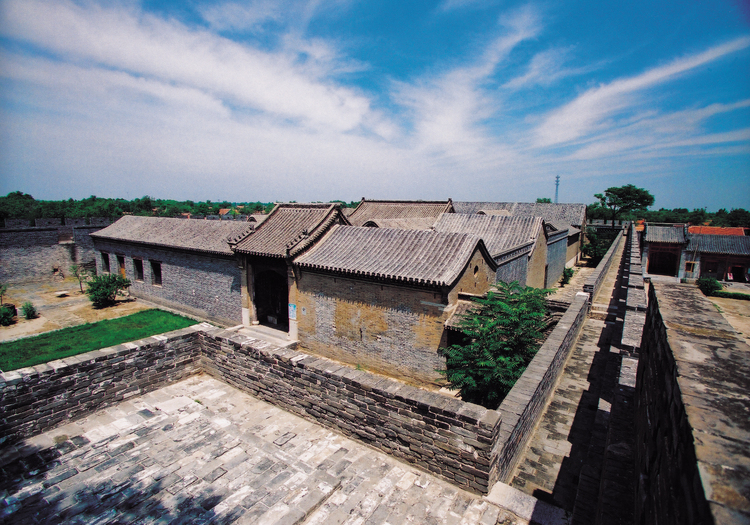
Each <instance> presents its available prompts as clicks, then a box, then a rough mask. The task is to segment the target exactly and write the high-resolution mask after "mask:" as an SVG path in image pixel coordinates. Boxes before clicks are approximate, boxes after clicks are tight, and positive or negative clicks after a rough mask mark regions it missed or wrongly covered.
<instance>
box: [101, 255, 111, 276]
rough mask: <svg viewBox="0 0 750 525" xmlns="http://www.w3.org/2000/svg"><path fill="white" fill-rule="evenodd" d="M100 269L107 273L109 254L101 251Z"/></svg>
mask: <svg viewBox="0 0 750 525" xmlns="http://www.w3.org/2000/svg"><path fill="white" fill-rule="evenodd" d="M102 270H104V271H105V272H106V273H109V271H110V270H109V254H108V253H105V252H102Z"/></svg>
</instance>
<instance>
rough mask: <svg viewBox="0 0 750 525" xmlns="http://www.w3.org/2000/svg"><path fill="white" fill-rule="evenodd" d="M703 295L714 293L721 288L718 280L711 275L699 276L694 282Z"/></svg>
mask: <svg viewBox="0 0 750 525" xmlns="http://www.w3.org/2000/svg"><path fill="white" fill-rule="evenodd" d="M695 284H696V285H698V288H699V289H700V291H701V292H703V295H714V294H715V293H716V292H718V291H719V290H721V289H722V288H723V286H722V285H721V283H720V282H719V281H717V280H716V279H714V278H713V277H701V278H700V279H698V280H697V281H696V282H695Z"/></svg>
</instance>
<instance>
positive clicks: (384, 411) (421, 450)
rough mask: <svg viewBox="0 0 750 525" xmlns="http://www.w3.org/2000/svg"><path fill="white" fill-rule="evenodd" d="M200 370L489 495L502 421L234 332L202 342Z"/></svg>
mask: <svg viewBox="0 0 750 525" xmlns="http://www.w3.org/2000/svg"><path fill="white" fill-rule="evenodd" d="M203 345H204V358H203V367H204V369H205V370H206V371H207V372H208V373H209V374H211V375H213V376H215V377H217V378H218V379H221V380H222V381H225V382H227V383H229V384H231V385H233V386H235V387H237V388H239V389H241V390H244V391H246V392H249V393H251V394H252V395H254V396H256V397H258V398H260V399H263V400H265V401H268V402H269V403H272V404H274V405H277V406H280V407H282V408H284V409H285V410H288V411H290V412H293V413H295V414H298V415H300V416H302V417H305V418H308V419H312V420H314V421H316V422H318V423H320V424H322V425H324V426H326V427H329V428H333V429H335V430H337V431H339V432H341V433H343V434H345V435H347V436H349V437H351V438H354V439H357V440H359V441H361V442H363V443H366V444H368V445H371V446H373V447H376V448H378V449H380V450H383V451H384V452H386V453H388V454H391V455H393V456H395V457H398V458H400V459H402V460H404V461H407V462H409V463H413V464H415V465H418V466H419V467H421V468H423V469H425V470H428V471H430V472H432V473H434V474H436V475H438V476H441V477H442V478H444V479H447V480H449V481H451V482H453V483H455V484H457V485H459V486H461V487H463V488H465V489H467V490H471V491H473V492H480V493H486V492H487V490H488V485H489V472H490V463H491V457H490V454H491V451H492V443H493V442H494V440H495V438H496V435H497V431H498V428H499V422H500V414H499V413H498V412H497V411H495V410H487V409H485V408H483V407H480V406H478V405H473V404H470V403H464V402H462V401H460V400H458V399H455V398H452V397H446V396H443V395H440V394H437V393H435V392H428V391H425V390H421V389H419V388H416V387H412V386H409V385H405V384H403V383H399V382H397V381H394V380H391V379H387V378H384V377H382V376H376V375H374V374H370V373H368V372H365V371H360V370H355V369H352V368H350V367H347V366H343V365H341V364H338V363H336V362H335V361H331V360H328V359H325V358H320V357H315V356H310V355H307V354H304V353H301V352H299V351H297V350H287V349H278V348H275V347H271V346H267V345H266V346H265V347H264V346H263V345H258V341H256V340H252V339H249V338H248V337H246V336H242V335H238V334H236V333H234V332H230V331H223V332H222V331H214V332H210V331H208V332H206V333H205V335H204V336H203Z"/></svg>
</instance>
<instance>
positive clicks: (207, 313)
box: [94, 239, 242, 326]
mask: <svg viewBox="0 0 750 525" xmlns="http://www.w3.org/2000/svg"><path fill="white" fill-rule="evenodd" d="M94 245H95V247H96V251H97V252H98V253H97V256H96V265H97V272H98V273H103V272H105V268H104V267H103V262H102V256H101V253H102V252H103V253H107V254H108V255H109V261H110V271H111V272H112V273H115V272H117V271H118V270H119V268H118V263H117V256H118V255H120V256H123V257H124V259H125V276H126V277H127V278H128V279H129V280H130V281H131V283H132V284H131V286H130V293H131V294H133V295H134V296H136V297H141V298H143V299H146V300H148V301H152V302H154V303H156V304H161V305H164V306H167V307H169V308H173V309H175V310H180V311H184V312H186V313H188V314H190V315H193V316H196V317H200V318H203V319H208V320H210V321H211V322H214V323H218V324H222V325H229V326H232V325H237V324H240V323H242V296H241V287H240V284H241V283H240V280H241V276H240V269H239V266H238V262H237V260H236V259H235V258H234V257H232V256H221V255H212V254H202V253H199V252H188V251H177V250H168V249H159V248H154V247H150V246H146V245H137V244H129V243H117V242H113V241H108V240H103V239H96V240H94ZM134 259H139V260H140V261H142V268H143V279H141V280H139V279H136V275H135V266H134V264H135V263H134V262H133V260H134ZM152 261H156V262H158V263H160V265H161V279H162V282H161V285H157V284H154V283H153V281H152V277H153V276H152V264H151V263H152Z"/></svg>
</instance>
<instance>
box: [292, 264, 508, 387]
mask: <svg viewBox="0 0 750 525" xmlns="http://www.w3.org/2000/svg"><path fill="white" fill-rule="evenodd" d="M475 268H476V269H477V273H476V274H474V269H475ZM298 275H299V278H298V280H297V283H296V292H295V296H294V299H295V300H296V301H297V303H296V304H297V321H298V327H299V333H298V339H299V343H300V346H301V347H302V348H305V349H308V350H309V351H311V352H314V353H316V354H319V355H324V356H327V357H330V358H332V359H337V360H339V361H342V362H344V363H348V364H351V365H354V366H357V365H359V366H362V367H363V368H366V369H368V370H372V371H374V372H380V373H384V374H387V375H389V376H391V377H397V378H399V379H402V380H405V381H410V382H415V381H416V382H428V383H432V382H436V381H440V380H441V378H442V376H440V374H438V373H437V372H436V370H442V369H444V368H445V358H444V357H443V356H442V355H440V354H439V352H438V349H439V348H440V346H441V344H442V343H444V341H443V338H444V335H445V327H444V323H445V321H446V319H447V318H448V316H449V313H450V310H448V306H449V305H453V304H455V303H456V302H457V301H458V293H459V292H462V293H463V292H465V293H471V294H482V293H484V292H486V291H487V289H488V288H489V285H490V283H492V282H494V278H495V276H494V272H493V271H492V270H491V269H490V267H489V266H488V265H487V264H486V262H485V261H484V258H483V257H482V255H481V253H479V252H476V253H475V254H474V257H472V259H471V261H470V262H469V264H468V266H467V268H466V270H465V271H464V273H463V275H462V277H461V278H460V279H459V281H458V283H457V284H456V285H455V286H454V287H453V289H451V290H450V291H448V292H447V293H446V292H445V291H441V290H438V289H430V288H425V287H422V288H419V287H410V286H406V285H396V284H388V283H379V282H374V281H365V280H360V279H352V278H342V277H338V276H334V275H332V274H322V273H314V272H309V271H306V270H298ZM290 300H292V297H290Z"/></svg>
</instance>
